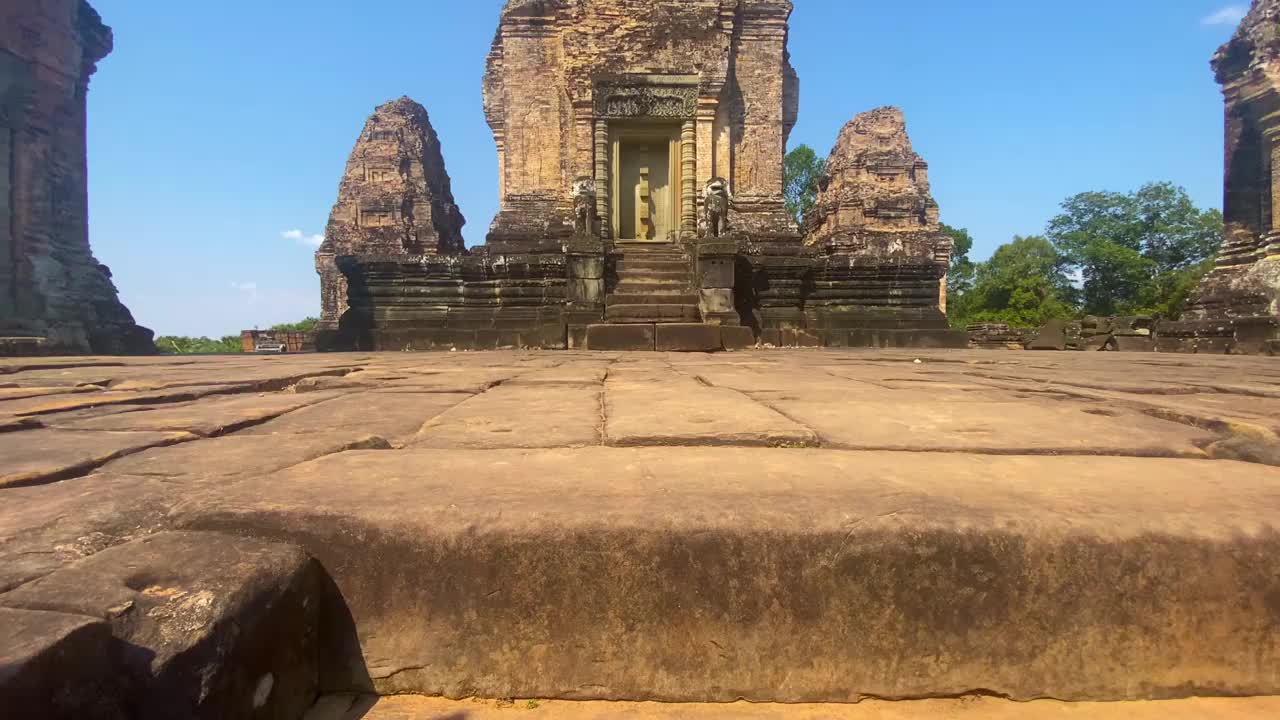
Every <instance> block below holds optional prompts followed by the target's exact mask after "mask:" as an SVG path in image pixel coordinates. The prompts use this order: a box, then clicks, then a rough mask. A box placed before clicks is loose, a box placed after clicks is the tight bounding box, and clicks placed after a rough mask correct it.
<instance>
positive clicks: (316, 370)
mask: <svg viewBox="0 0 1280 720" xmlns="http://www.w3.org/2000/svg"><path fill="white" fill-rule="evenodd" d="M0 373H2V374H0V500H2V501H0V667H2V668H3V672H0V707H4V708H5V710H6V717H18V718H28V717H40V718H61V717H76V718H85V717H130V718H135V717H136V718H146V717H171V716H175V715H174V714H175V713H176V716H181V717H228V718H231V717H278V718H294V717H301V716H302V715H303V713H304V712H305V711H307V710H308V709H309V708H312V707H313V705H315V704H316V702H317V699H318V698H320V699H321V700H320V703H321V706H318V707H316V708H315V712H316V713H317V714H315V715H312V716H311V717H313V718H316V717H320V718H323V717H336V718H345V717H360V716H361V715H359V714H352V713H353V712H358V713H365V712H366V711H367V712H368V714H367V715H365V716H366V717H369V718H427V717H462V716H466V717H474V718H485V717H490V716H492V715H493V714H495V713H501V712H503V711H504V710H506V709H507V708H506V703H502V705H503V706H504V707H503V708H499V707H498V704H497V703H496V702H494V701H488V702H471V701H468V700H465V698H469V697H473V696H478V697H484V698H492V699H494V700H497V699H503V698H537V699H538V700H537V701H535V702H533V703H529V702H528V701H527V700H520V701H519V703H518V704H517V705H516V707H517V708H521V709H523V710H526V711H528V712H530V713H531V714H533V713H535V712H537V713H541V714H542V715H544V716H547V717H557V718H559V717H709V718H711V717H761V718H765V717H786V718H805V717H848V718H855V719H856V718H896V717H926V718H928V717H939V718H944V717H984V718H990V717H995V718H999V717H1020V718H1039V717H1044V718H1058V717H1091V718H1107V717H1117V718H1120V717H1125V718H1146V717H1152V718H1154V717H1157V716H1159V717H1161V718H1179V717H1210V716H1211V717H1240V718H1252V717H1263V716H1267V717H1270V716H1273V715H1274V713H1275V710H1276V704H1275V700H1274V699H1269V698H1267V697H1265V696H1269V695H1280V681H1277V678H1276V675H1275V672H1274V669H1275V668H1276V667H1277V663H1278V662H1280V613H1278V611H1277V607H1278V606H1277V598H1280V534H1278V533H1277V524H1278V523H1280V520H1278V519H1277V518H1280V467H1277V465H1280V452H1278V451H1277V440H1276V433H1277V432H1278V431H1280V366H1277V365H1276V364H1275V362H1274V361H1273V360H1269V359H1265V358H1243V357H1210V356H1173V357H1168V356H1161V355H1128V354H1093V353H1081V354H1052V355H1040V354H1018V355H1016V356H1015V355H1008V356H1000V357H995V356H993V355H992V354H991V353H989V352H982V351H974V352H967V351H957V352H950V353H944V352H932V353H930V352H925V353H918V354H917V353H912V354H907V353H897V352H855V351H831V350H826V351H820V350H813V351H805V350H785V351H784V350H779V351H757V352H748V353H720V354H716V355H707V354H697V353H694V354H687V353H685V354H675V353H672V354H665V353H664V354H655V353H635V354H632V353H582V352H573V351H566V352H557V353H547V352H523V353H518V352H494V353H445V354H435V355H406V354H401V353H394V354H367V355H362V354H349V355H310V356H286V357H222V358H148V359H139V360H131V361H121V360H115V359H94V358H87V359H85V358H77V359H65V358H44V359H33V360H29V361H19V362H13V363H11V364H9V365H7V366H5V367H3V369H0ZM395 693H411V694H419V695H425V696H438V697H446V698H454V699H463V702H461V703H450V702H447V701H444V700H439V701H437V700H413V699H388V700H384V701H381V702H377V703H376V705H374V707H372V709H370V707H369V706H370V705H373V704H374V700H373V699H371V697H370V696H374V695H388V694H395ZM971 695H972V696H991V697H968V696H971ZM1195 696H1204V697H1219V698H1225V697H1227V696H1250V698H1249V699H1243V700H1231V699H1221V700H1195V699H1186V698H1193V697H1195ZM962 697H963V698H965V699H956V698H962ZM996 697H999V698H1003V699H994V698H996ZM875 698H879V699H883V700H908V701H910V702H897V703H895V702H869V703H867V704H863V705H858V706H854V707H846V706H830V707H828V706H800V707H790V706H788V707H778V706H769V705H763V706H746V705H714V704H711V703H732V702H734V701H738V700H749V701H752V702H759V703H848V702H853V701H859V700H864V701H870V700H872V699H875ZM925 698H939V700H937V701H926V700H923V699H925ZM1041 698H1054V699H1056V700H1058V701H1066V702H1052V703H1044V702H1042V703H1033V704H1031V705H1020V704H1015V702H1011V701H1017V702H1020V701H1031V700H1037V699H1041ZM548 700H549V701H548ZM1148 700H1172V701H1173V702H1170V703H1167V704H1155V703H1148V702H1137V701H1148ZM561 701H641V702H643V701H663V702H673V703H686V704H687V705H685V706H666V705H660V706H658V705H644V704H640V705H626V704H623V705H614V704H609V705H599V704H590V703H587V704H565V703H564V702H561ZM1091 701H1121V703H1120V704H1117V705H1108V706H1105V707H1103V706H1095V705H1087V704H1080V703H1087V702H1091ZM361 703H363V705H361ZM353 708H355V709H354V710H353ZM113 713H114V714H113ZM165 713H169V714H168V715H165ZM319 713H329V714H328V715H324V714H319ZM1108 713H1111V714H1108Z"/></svg>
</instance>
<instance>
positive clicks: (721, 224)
mask: <svg viewBox="0 0 1280 720" xmlns="http://www.w3.org/2000/svg"><path fill="white" fill-rule="evenodd" d="M702 199H703V212H705V213H706V218H705V220H706V234H707V235H708V236H709V237H720V236H722V235H724V234H725V233H727V232H729V203H730V198H729V183H728V182H727V181H726V180H725V179H724V178H712V179H711V182H708V183H707V187H706V189H705V190H703V191H702Z"/></svg>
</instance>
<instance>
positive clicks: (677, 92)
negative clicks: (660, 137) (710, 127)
mask: <svg viewBox="0 0 1280 720" xmlns="http://www.w3.org/2000/svg"><path fill="white" fill-rule="evenodd" d="M697 112H698V88H697V87H696V86H693V85H650V84H635V85H632V84H626V83H618V82H601V83H598V84H597V85H596V89H595V113H596V117H597V118H610V119H622V118H669V119H680V120H684V119H691V118H693V117H695V116H696V115H697Z"/></svg>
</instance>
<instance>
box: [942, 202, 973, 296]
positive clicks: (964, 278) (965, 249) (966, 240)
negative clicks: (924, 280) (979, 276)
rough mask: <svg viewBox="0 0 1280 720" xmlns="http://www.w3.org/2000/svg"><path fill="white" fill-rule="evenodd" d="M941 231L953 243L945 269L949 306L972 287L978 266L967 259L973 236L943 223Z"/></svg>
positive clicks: (966, 231) (971, 248)
mask: <svg viewBox="0 0 1280 720" xmlns="http://www.w3.org/2000/svg"><path fill="white" fill-rule="evenodd" d="M942 233H943V234H944V235H946V236H947V237H949V238H951V241H952V243H953V245H954V247H953V248H952V251H951V267H950V268H948V269H947V306H948V307H951V306H952V305H953V304H955V303H956V302H958V301H959V298H960V296H962V295H964V294H965V293H967V292H969V291H970V290H972V289H973V281H974V274H975V273H976V272H977V269H978V267H977V265H976V264H975V263H974V262H973V260H970V259H969V252H970V251H971V250H973V236H972V235H970V234H969V231H968V230H965V229H964V228H953V227H951V226H950V225H947V224H946V223H943V224H942Z"/></svg>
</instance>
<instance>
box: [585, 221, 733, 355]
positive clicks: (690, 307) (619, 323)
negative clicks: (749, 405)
mask: <svg viewBox="0 0 1280 720" xmlns="http://www.w3.org/2000/svg"><path fill="white" fill-rule="evenodd" d="M617 248H618V252H619V254H620V256H621V257H620V258H619V259H618V262H617V282H616V284H615V285H614V286H613V288H612V289H611V290H610V292H608V293H607V294H606V296H605V316H604V320H605V321H604V323H603V324H600V325H590V326H588V327H587V348H588V349H591V350H661V351H670V352H714V351H717V350H740V349H743V348H747V347H750V346H752V345H754V344H755V336H754V335H753V334H752V332H751V330H750V328H745V327H738V326H734V327H722V326H721V325H719V324H707V323H706V321H705V319H704V318H703V317H702V311H701V309H700V307H699V300H700V292H699V289H698V284H697V273H696V272H695V270H694V262H695V261H694V259H693V258H692V257H690V256H689V254H688V253H687V252H685V251H684V250H683V249H681V248H679V247H677V246H676V245H674V244H672V243H620V244H619V245H618V246H617Z"/></svg>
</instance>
